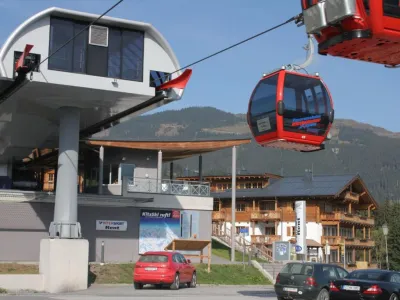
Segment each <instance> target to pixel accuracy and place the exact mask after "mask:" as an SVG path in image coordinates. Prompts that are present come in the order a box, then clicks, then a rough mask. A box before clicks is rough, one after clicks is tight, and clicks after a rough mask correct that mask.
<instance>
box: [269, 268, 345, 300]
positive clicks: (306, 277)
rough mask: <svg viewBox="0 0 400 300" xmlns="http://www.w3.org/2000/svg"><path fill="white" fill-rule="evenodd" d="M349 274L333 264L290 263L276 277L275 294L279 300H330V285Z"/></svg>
mask: <svg viewBox="0 0 400 300" xmlns="http://www.w3.org/2000/svg"><path fill="white" fill-rule="evenodd" d="M348 274H349V273H348V272H347V271H346V270H345V269H343V268H341V267H339V266H337V265H333V264H323V263H312V262H290V263H288V264H286V265H285V266H284V267H283V269H282V270H281V271H280V272H279V274H278V276H277V277H276V283H275V285H274V288H275V293H276V295H277V297H278V300H283V299H306V300H328V299H329V286H330V283H331V282H332V281H333V280H337V279H340V278H344V277H346V276H347V275H348Z"/></svg>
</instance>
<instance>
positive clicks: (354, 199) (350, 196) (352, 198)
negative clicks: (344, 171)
mask: <svg viewBox="0 0 400 300" xmlns="http://www.w3.org/2000/svg"><path fill="white" fill-rule="evenodd" d="M344 200H345V201H347V202H351V203H358V202H359V201H360V195H359V194H357V193H353V192H346V194H345V195H344Z"/></svg>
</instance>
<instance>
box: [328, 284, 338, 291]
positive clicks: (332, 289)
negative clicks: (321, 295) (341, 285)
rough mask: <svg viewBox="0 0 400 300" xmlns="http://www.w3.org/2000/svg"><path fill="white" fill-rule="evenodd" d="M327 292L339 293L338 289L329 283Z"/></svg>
mask: <svg viewBox="0 0 400 300" xmlns="http://www.w3.org/2000/svg"><path fill="white" fill-rule="evenodd" d="M329 290H330V291H331V292H339V289H338V288H337V287H336V285H334V284H333V282H331V283H330V284H329Z"/></svg>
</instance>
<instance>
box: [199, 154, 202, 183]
mask: <svg viewBox="0 0 400 300" xmlns="http://www.w3.org/2000/svg"><path fill="white" fill-rule="evenodd" d="M199 181H200V182H202V181H203V156H201V155H200V156H199Z"/></svg>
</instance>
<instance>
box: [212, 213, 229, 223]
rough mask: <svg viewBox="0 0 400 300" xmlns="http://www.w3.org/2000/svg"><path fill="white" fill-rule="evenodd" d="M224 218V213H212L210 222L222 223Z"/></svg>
mask: <svg viewBox="0 0 400 300" xmlns="http://www.w3.org/2000/svg"><path fill="white" fill-rule="evenodd" d="M225 218H226V213H225V211H213V212H212V220H213V221H224V220H225Z"/></svg>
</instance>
